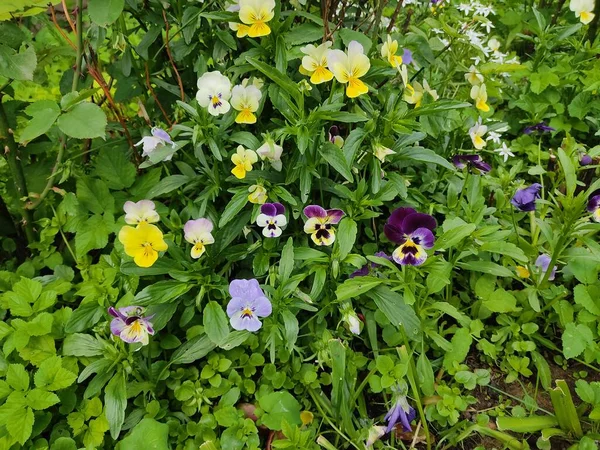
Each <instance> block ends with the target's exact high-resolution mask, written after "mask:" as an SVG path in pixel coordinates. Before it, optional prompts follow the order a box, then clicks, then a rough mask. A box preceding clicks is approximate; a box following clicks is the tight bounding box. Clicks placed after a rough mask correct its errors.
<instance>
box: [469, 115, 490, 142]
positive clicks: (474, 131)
mask: <svg viewBox="0 0 600 450" xmlns="http://www.w3.org/2000/svg"><path fill="white" fill-rule="evenodd" d="M485 133H487V127H486V126H485V125H482V124H481V117H480V118H479V120H478V121H477V122H476V123H475V125H473V126H472V127H471V128H470V129H469V136H471V141H473V146H474V147H475V148H476V149H477V150H481V149H482V148H483V147H485V146H486V145H487V142H486V141H485V139H483V136H484V135H485Z"/></svg>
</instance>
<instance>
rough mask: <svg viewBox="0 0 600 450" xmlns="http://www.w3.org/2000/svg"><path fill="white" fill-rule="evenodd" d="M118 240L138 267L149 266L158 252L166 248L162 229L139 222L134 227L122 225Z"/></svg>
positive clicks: (156, 257)
mask: <svg viewBox="0 0 600 450" xmlns="http://www.w3.org/2000/svg"><path fill="white" fill-rule="evenodd" d="M119 241H120V242H121V244H123V247H124V248H125V253H126V254H127V255H128V256H131V257H132V258H133V261H134V262H135V263H136V264H137V265H138V266H140V267H150V266H151V265H152V264H154V263H155V262H156V260H157V259H158V252H164V251H166V250H167V248H168V245H167V243H166V242H165V241H164V239H163V234H162V231H160V229H159V228H158V227H157V226H156V225H151V224H149V223H146V222H140V224H139V225H138V226H137V227H136V228H133V227H130V226H124V227H123V228H121V231H119Z"/></svg>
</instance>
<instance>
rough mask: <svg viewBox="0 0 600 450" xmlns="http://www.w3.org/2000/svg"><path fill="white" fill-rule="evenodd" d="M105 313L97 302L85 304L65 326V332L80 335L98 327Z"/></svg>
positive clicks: (80, 306)
mask: <svg viewBox="0 0 600 450" xmlns="http://www.w3.org/2000/svg"><path fill="white" fill-rule="evenodd" d="M105 313H106V309H105V308H103V307H102V306H100V305H99V304H98V303H97V302H96V301H93V302H88V303H83V304H81V305H79V307H78V308H77V309H76V310H75V311H73V314H72V315H71V317H70V318H69V321H68V322H67V324H66V326H65V332H67V333H79V332H81V331H85V330H87V329H89V328H91V327H93V326H94V325H96V324H97V323H98V321H99V320H100V319H101V318H102V316H103V315H104V314H105Z"/></svg>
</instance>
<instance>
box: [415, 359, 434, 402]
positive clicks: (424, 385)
mask: <svg viewBox="0 0 600 450" xmlns="http://www.w3.org/2000/svg"><path fill="white" fill-rule="evenodd" d="M417 377H418V379H419V386H420V387H421V391H422V392H423V395H426V396H430V395H433V394H434V393H435V376H434V374H433V367H432V366H431V362H430V361H429V359H428V358H427V356H426V355H425V353H421V354H420V355H419V359H417Z"/></svg>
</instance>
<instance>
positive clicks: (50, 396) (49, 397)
mask: <svg viewBox="0 0 600 450" xmlns="http://www.w3.org/2000/svg"><path fill="white" fill-rule="evenodd" d="M59 402H60V399H59V398H58V395H56V394H55V393H54V392H48V391H45V390H44V389H38V388H35V389H32V390H31V391H29V392H28V393H27V404H28V405H29V407H30V408H32V409H34V410H38V411H39V410H43V409H48V408H50V407H51V406H52V405H56V404H57V403H59Z"/></svg>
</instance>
